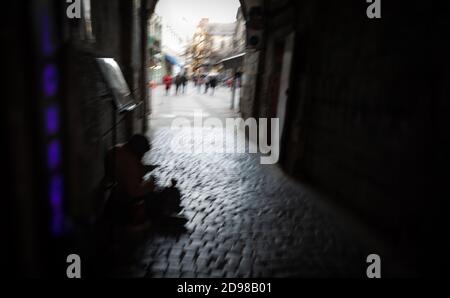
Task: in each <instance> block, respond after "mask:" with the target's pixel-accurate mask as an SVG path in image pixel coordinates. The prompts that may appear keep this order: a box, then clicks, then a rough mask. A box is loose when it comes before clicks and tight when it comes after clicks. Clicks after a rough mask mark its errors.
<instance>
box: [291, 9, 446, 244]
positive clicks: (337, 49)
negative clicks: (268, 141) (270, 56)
mask: <svg viewBox="0 0 450 298" xmlns="http://www.w3.org/2000/svg"><path fill="white" fill-rule="evenodd" d="M295 2H296V4H295V5H294V6H295V11H296V14H297V17H296V18H295V19H296V22H295V27H296V30H297V34H298V37H297V44H296V47H297V49H296V61H295V63H294V65H293V71H292V72H293V76H292V81H291V89H293V90H294V91H293V95H292V96H291V98H290V102H289V108H288V110H289V111H290V114H288V119H289V125H288V128H287V130H285V131H284V134H285V135H284V137H285V138H284V143H283V150H284V151H283V152H284V156H283V160H284V165H285V168H286V169H287V170H288V171H289V172H291V173H293V174H294V175H296V176H302V177H307V178H308V179H309V180H310V181H312V182H313V183H314V184H316V185H318V186H320V187H322V188H324V189H326V190H327V191H328V192H329V193H330V194H333V195H334V196H336V197H337V198H339V199H337V200H338V203H339V204H341V205H343V206H347V207H348V208H349V209H351V210H353V211H354V212H355V213H356V214H359V216H361V218H364V220H366V222H368V223H370V225H371V226H373V227H376V228H377V229H378V230H379V231H382V232H384V234H385V235H389V240H390V241H391V242H392V243H394V244H396V245H400V246H401V245H407V246H410V248H411V249H410V251H414V250H416V249H419V250H421V249H422V246H426V244H425V243H424V242H422V241H423V240H424V238H423V237H425V238H427V239H431V238H433V237H434V236H435V235H437V234H438V233H437V232H436V228H437V229H438V230H439V229H441V228H440V227H439V224H436V226H434V225H430V222H431V221H432V220H433V219H435V220H436V221H438V219H439V218H440V219H441V220H443V216H444V214H443V213H441V210H440V208H439V206H440V204H441V203H443V202H442V201H441V200H442V199H441V198H439V196H435V195H434V192H433V190H434V189H433V188H432V185H431V183H432V180H433V174H432V173H433V172H432V165H433V157H434V156H433V154H432V153H433V151H432V150H433V149H432V148H433V145H434V135H435V133H437V132H438V131H439V130H435V125H436V123H434V122H433V121H434V119H436V120H437V121H448V120H444V119H448V117H444V115H443V110H445V111H448V104H445V100H444V97H445V95H444V94H447V97H448V86H447V85H445V84H444V80H443V77H439V75H444V74H443V73H437V72H436V69H437V68H438V67H442V65H443V63H446V65H448V60H447V59H445V60H444V58H445V56H446V55H445V54H444V49H443V48H442V47H441V46H439V47H436V48H434V49H435V50H437V51H438V52H439V54H437V53H435V55H433V53H432V51H431V49H432V47H434V46H435V45H434V44H433V42H434V41H437V40H438V38H437V36H436V34H437V32H441V33H442V36H445V34H444V32H443V28H444V27H445V26H443V25H442V24H441V25H439V26H437V23H431V20H432V10H431V4H429V3H425V2H424V1H417V2H414V1H412V2H408V3H403V2H401V3H398V2H396V3H390V2H389V3H388V2H387V1H383V4H382V5H383V6H382V19H381V20H370V19H368V18H367V17H366V15H365V11H366V8H367V6H368V4H366V3H365V1H345V2H344V3H343V2H337V1H298V2H297V1H295ZM433 16H434V20H435V21H436V20H439V21H440V22H444V23H447V27H445V28H449V27H448V21H444V20H445V17H444V16H445V14H444V12H443V11H440V12H439V14H436V13H435V14H434V15H433ZM439 16H440V18H439ZM447 19H448V18H447ZM436 22H438V21H436ZM446 30H448V29H446ZM447 38H448V34H447ZM440 41H442V39H440ZM435 62H436V64H435ZM439 78H441V79H439ZM447 80H448V72H447ZM433 90H437V92H438V94H435V93H434V92H433ZM436 112H437V113H438V114H437V115H436ZM435 116H437V118H434V117H435ZM441 125H442V122H441V124H438V125H437V126H440V127H444V125H442V126H441ZM447 126H448V125H447ZM438 135H441V136H443V134H442V133H438ZM445 148H448V141H447V147H440V148H439V149H438V150H439V151H440V152H442V154H445V153H443V152H445V151H446V150H445ZM440 158H441V160H443V155H441V156H440ZM291 165H292V166H291ZM435 233H436V234H435ZM443 251H444V250H443Z"/></svg>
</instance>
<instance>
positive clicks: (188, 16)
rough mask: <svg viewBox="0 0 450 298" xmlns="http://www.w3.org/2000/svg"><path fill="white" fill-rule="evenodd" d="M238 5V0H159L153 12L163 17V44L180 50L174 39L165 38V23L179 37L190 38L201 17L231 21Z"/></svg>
mask: <svg viewBox="0 0 450 298" xmlns="http://www.w3.org/2000/svg"><path fill="white" fill-rule="evenodd" d="M239 6H240V3H239V0H189V1H187V0H159V2H158V4H157V6H156V10H155V12H156V13H157V14H158V15H159V16H161V17H162V18H163V45H165V46H167V47H169V48H171V49H172V50H174V51H177V52H179V51H181V50H182V45H180V43H179V42H177V40H176V39H173V38H167V34H168V33H169V31H168V28H167V27H166V25H169V26H170V27H171V28H172V30H173V31H174V32H175V33H176V34H177V35H179V36H180V37H181V38H183V39H186V38H188V37H189V38H191V37H192V35H193V34H194V30H195V28H196V26H197V24H198V22H199V21H200V20H201V19H202V18H209V20H210V22H214V23H232V22H234V21H235V20H236V13H237V10H238V8H239ZM164 37H166V39H165V40H164Z"/></svg>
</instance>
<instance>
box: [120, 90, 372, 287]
mask: <svg viewBox="0 0 450 298" xmlns="http://www.w3.org/2000/svg"><path fill="white" fill-rule="evenodd" d="M207 97H208V95H188V96H184V98H183V97H179V98H177V99H176V100H180V101H181V100H184V106H185V107H186V106H189V104H190V103H191V104H193V102H197V103H198V102H201V101H202V100H205V101H206V100H207V99H208V98H207ZM171 99H172V98H171V97H168V98H166V99H165V100H166V102H169V100H171ZM214 100H216V101H219V100H220V98H214ZM166 108H167V107H166ZM167 109H169V108H167ZM166 111H168V110H166ZM216 111H217V109H216ZM184 112H186V110H185V111H184ZM184 112H183V113H184ZM171 113H172V114H173V115H177V114H178V113H179V111H178V110H176V108H171ZM212 116H214V114H213V115H212ZM159 120H160V119H159ZM152 122H153V123H155V122H156V123H158V116H157V115H156V116H154V117H152ZM160 123H166V122H164V121H162V122H160ZM199 129H201V128H199ZM204 130H205V129H204ZM173 133H174V132H173V131H172V130H171V129H170V128H169V127H167V126H166V125H165V124H159V125H155V124H153V125H152V131H151V140H152V150H151V152H150V153H149V154H148V155H147V157H146V160H145V161H146V162H147V163H151V164H158V165H161V167H160V168H158V169H157V170H155V171H154V172H153V175H154V176H156V177H157V181H158V184H159V185H161V186H168V185H169V184H170V179H171V178H176V179H177V180H178V181H179V183H178V186H179V188H180V189H181V191H182V195H183V198H182V205H183V207H184V211H183V213H184V215H185V216H186V217H187V218H188V220H189V221H188V223H187V225H186V227H187V231H186V232H185V233H182V234H179V235H170V234H163V233H157V232H154V233H151V234H150V235H149V236H148V239H146V241H145V243H144V244H143V245H141V246H140V247H139V249H138V250H137V251H136V252H135V254H133V258H132V259H131V260H129V262H128V263H127V262H124V265H123V266H122V267H121V269H120V270H119V271H117V272H116V274H117V275H119V276H133V277H136V276H145V277H339V276H353V277H360V278H364V277H365V270H366V268H367V263H366V257H367V255H368V254H370V253H371V252H370V251H369V250H367V249H365V246H364V245H363V243H362V240H361V239H360V238H358V236H356V235H353V234H352V233H351V232H350V230H349V229H347V228H346V227H345V226H343V224H342V223H341V221H339V220H338V219H337V218H335V217H334V215H332V214H331V213H329V212H328V211H326V208H322V207H320V206H319V205H318V204H316V201H315V197H314V196H312V195H310V194H309V192H308V191H307V190H306V188H305V187H304V186H302V185H301V184H299V183H298V182H295V181H293V180H291V179H290V178H288V177H287V176H286V175H284V174H283V173H282V172H281V170H280V169H279V168H278V167H277V166H276V165H274V166H268V165H261V164H260V163H259V157H258V155H257V154H229V153H202V154H194V153H173V152H171V150H170V148H169V144H170V140H171V138H172V137H173ZM203 133H204V134H215V133H217V131H215V130H214V129H212V130H211V129H209V130H208V131H207V132H206V131H204V132H203ZM130 262H131V263H132V264H133V265H132V266H130Z"/></svg>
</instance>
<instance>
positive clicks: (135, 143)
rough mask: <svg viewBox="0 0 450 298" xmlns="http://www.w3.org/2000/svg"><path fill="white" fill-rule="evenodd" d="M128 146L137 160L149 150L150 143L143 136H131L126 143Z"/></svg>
mask: <svg viewBox="0 0 450 298" xmlns="http://www.w3.org/2000/svg"><path fill="white" fill-rule="evenodd" d="M128 146H129V147H130V149H131V151H133V153H134V154H136V155H137V156H138V158H142V157H144V154H145V153H146V152H147V151H149V150H150V142H149V141H148V139H147V138H146V137H145V136H143V135H140V134H135V135H133V136H132V137H131V138H130V140H129V141H128Z"/></svg>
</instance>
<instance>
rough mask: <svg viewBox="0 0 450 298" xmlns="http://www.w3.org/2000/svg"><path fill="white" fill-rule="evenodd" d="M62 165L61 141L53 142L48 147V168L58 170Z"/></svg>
mask: <svg viewBox="0 0 450 298" xmlns="http://www.w3.org/2000/svg"><path fill="white" fill-rule="evenodd" d="M60 165H61V144H60V142H59V140H53V141H51V142H50V143H49V144H48V145H47V166H48V168H49V169H50V170H56V169H58V167H59V166H60Z"/></svg>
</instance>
